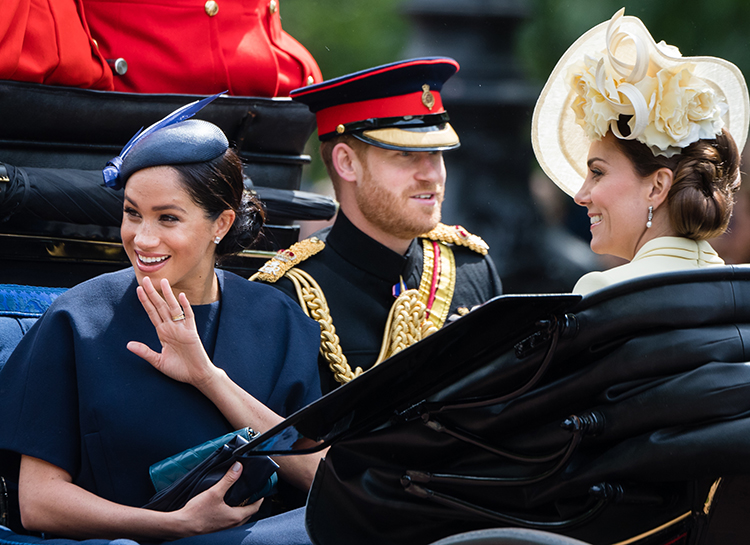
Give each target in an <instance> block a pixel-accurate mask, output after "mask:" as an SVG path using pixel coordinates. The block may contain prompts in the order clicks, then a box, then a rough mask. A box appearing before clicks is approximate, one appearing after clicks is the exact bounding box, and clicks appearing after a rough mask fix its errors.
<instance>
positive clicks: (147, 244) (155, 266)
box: [120, 166, 226, 304]
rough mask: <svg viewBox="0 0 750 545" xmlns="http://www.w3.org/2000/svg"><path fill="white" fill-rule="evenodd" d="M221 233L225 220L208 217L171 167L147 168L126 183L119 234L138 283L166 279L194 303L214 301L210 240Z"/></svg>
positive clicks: (212, 242)
mask: <svg viewBox="0 0 750 545" xmlns="http://www.w3.org/2000/svg"><path fill="white" fill-rule="evenodd" d="M222 229H223V220H222V219H221V218H220V219H219V220H216V221H212V220H211V219H209V218H207V217H206V214H205V212H204V210H203V209H202V208H201V207H200V206H198V205H197V204H195V202H194V201H193V200H192V198H191V197H190V196H189V195H188V193H187V191H186V190H185V188H184V186H183V184H182V182H181V180H180V177H179V174H178V173H177V171H176V170H174V169H173V168H171V167H168V166H158V167H150V168H145V169H143V170H140V171H138V172H136V173H135V174H133V175H132V176H131V177H130V178H129V179H128V182H127V185H126V186H125V201H124V204H123V219H122V226H121V228H120V234H121V237H122V243H123V246H124V248H125V252H126V253H127V255H128V258H129V259H130V263H131V264H132V265H133V269H134V270H135V274H136V277H137V279H138V283H139V284H141V283H142V281H143V278H144V277H145V276H148V277H150V278H151V280H152V282H153V283H154V286H156V287H157V288H158V286H160V281H161V279H162V278H166V279H167V280H169V283H170V285H171V286H172V290H173V291H174V293H175V294H177V293H180V292H184V293H185V294H186V295H187V296H188V299H189V300H190V302H191V303H192V304H203V303H206V302H210V300H215V299H213V298H212V297H213V295H215V294H216V293H218V291H217V290H218V288H217V286H216V275H215V274H214V253H215V244H214V237H216V236H217V234H218V235H223V234H224V232H226V231H225V230H224V232H222Z"/></svg>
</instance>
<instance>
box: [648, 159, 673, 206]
mask: <svg viewBox="0 0 750 545" xmlns="http://www.w3.org/2000/svg"><path fill="white" fill-rule="evenodd" d="M673 181H674V173H673V172H672V171H671V170H670V169H668V168H660V169H659V170H657V171H656V172H654V173H653V174H652V175H651V193H650V194H649V198H650V199H651V201H652V202H653V203H654V208H658V207H659V206H661V203H663V202H664V201H665V200H667V195H669V190H670V189H672V182H673Z"/></svg>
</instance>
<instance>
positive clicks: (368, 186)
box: [355, 160, 445, 240]
mask: <svg viewBox="0 0 750 545" xmlns="http://www.w3.org/2000/svg"><path fill="white" fill-rule="evenodd" d="M389 182H390V183H389ZM402 185H403V184H402ZM427 193H432V194H433V197H432V198H431V199H419V198H417V197H415V195H424V194H427ZM444 195H445V183H444V180H443V183H428V182H419V181H415V180H410V181H409V183H408V184H407V187H406V189H399V184H398V181H397V180H383V179H379V178H378V177H375V176H373V175H372V172H371V170H370V168H369V167H368V164H367V161H366V160H365V161H363V178H362V183H361V184H359V185H358V186H357V189H356V193H355V198H356V201H357V206H358V208H359V210H360V212H361V213H362V216H364V218H365V219H366V220H367V221H368V222H370V223H371V224H372V225H373V226H375V227H377V228H378V229H380V230H381V231H383V232H385V233H388V234H389V235H391V236H394V237H397V238H400V239H403V240H410V239H413V238H415V237H417V236H419V235H421V234H423V233H426V232H428V231H431V230H432V229H434V228H435V227H436V226H437V224H438V222H439V221H440V218H441V208H442V205H443V198H444Z"/></svg>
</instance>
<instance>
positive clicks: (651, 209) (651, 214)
mask: <svg viewBox="0 0 750 545" xmlns="http://www.w3.org/2000/svg"><path fill="white" fill-rule="evenodd" d="M652 219H654V207H653V206H649V207H648V221H647V222H646V229H651V220H652Z"/></svg>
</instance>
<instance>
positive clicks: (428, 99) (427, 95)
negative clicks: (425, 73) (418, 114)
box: [422, 83, 435, 110]
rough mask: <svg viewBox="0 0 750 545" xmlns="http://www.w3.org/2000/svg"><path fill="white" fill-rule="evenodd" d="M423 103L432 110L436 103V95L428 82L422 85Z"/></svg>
mask: <svg viewBox="0 0 750 545" xmlns="http://www.w3.org/2000/svg"><path fill="white" fill-rule="evenodd" d="M422 104H424V105H425V108H427V109H428V110H432V107H433V106H434V105H435V95H433V94H432V92H431V91H430V86H429V85H427V84H426V83H425V84H424V85H422Z"/></svg>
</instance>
